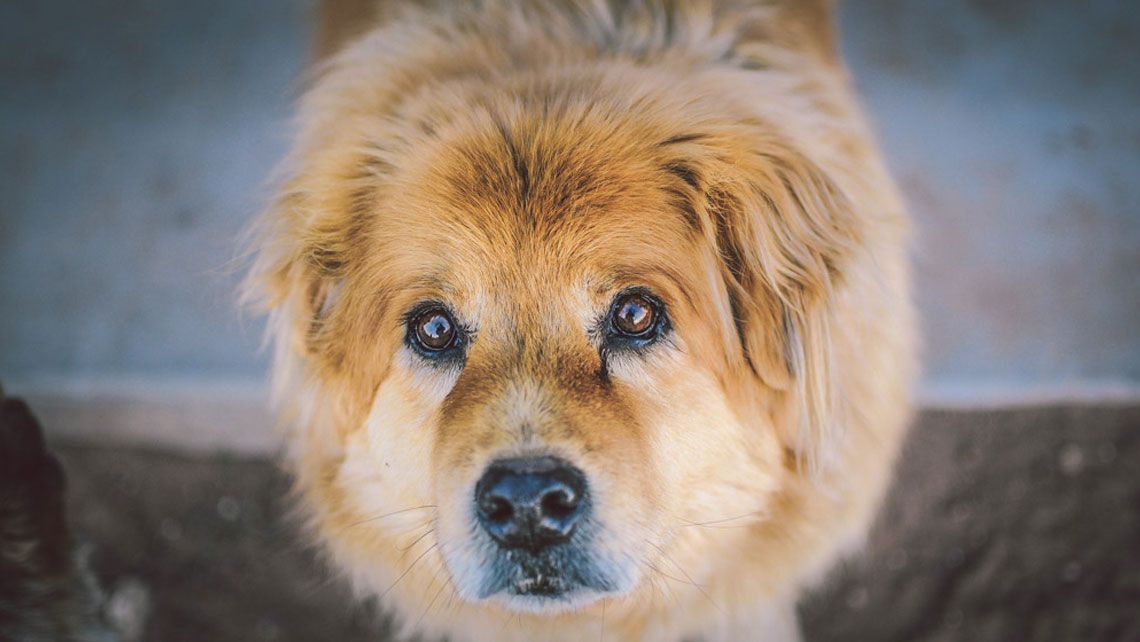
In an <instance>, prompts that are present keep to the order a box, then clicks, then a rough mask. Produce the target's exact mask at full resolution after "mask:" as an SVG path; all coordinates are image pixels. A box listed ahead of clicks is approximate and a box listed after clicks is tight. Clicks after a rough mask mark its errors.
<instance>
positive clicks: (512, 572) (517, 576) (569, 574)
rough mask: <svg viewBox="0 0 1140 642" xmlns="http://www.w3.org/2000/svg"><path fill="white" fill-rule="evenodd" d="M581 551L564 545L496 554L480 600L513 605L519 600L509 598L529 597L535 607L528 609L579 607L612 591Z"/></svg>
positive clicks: (609, 582) (609, 581)
mask: <svg viewBox="0 0 1140 642" xmlns="http://www.w3.org/2000/svg"><path fill="white" fill-rule="evenodd" d="M583 548H584V547H581V546H575V545H574V544H573V543H567V544H565V545H562V546H558V547H553V548H549V549H545V550H543V551H541V552H532V551H526V550H506V551H499V552H497V554H495V555H494V556H493V559H492V561H491V563H490V564H489V568H488V569H487V571H488V572H487V573H486V577H487V581H486V583H485V584H484V586H483V590H482V591H481V595H480V597H481V598H500V599H501V598H506V601H507V602H509V603H512V605H515V606H518V604H514V603H516V602H518V601H519V600H517V599H511V598H532V600H531V601H534V602H535V604H533V605H529V607H533V606H544V607H545V606H550V605H552V604H556V603H559V602H564V603H567V604H573V605H580V604H582V603H583V602H585V601H590V600H592V599H593V597H595V596H599V595H602V594H606V593H610V592H612V591H614V590H615V588H616V587H615V586H614V582H613V581H612V580H610V579H608V578H607V574H606V573H605V572H604V571H603V570H602V569H601V568H600V566H599V565H598V564H597V563H596V562H595V561H594V560H593V559H591V558H590V556H589V555H588V554H587V553H585V551H583V550H582V549H583ZM523 601H524V602H525V601H527V600H525V599H524V600H523ZM523 607H524V608H527V609H528V610H529V608H528V605H523Z"/></svg>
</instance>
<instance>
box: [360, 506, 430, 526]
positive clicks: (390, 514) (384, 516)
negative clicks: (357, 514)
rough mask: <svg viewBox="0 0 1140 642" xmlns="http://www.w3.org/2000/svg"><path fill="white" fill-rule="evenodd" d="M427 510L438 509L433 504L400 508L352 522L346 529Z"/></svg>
mask: <svg viewBox="0 0 1140 642" xmlns="http://www.w3.org/2000/svg"><path fill="white" fill-rule="evenodd" d="M429 508H439V507H438V506H436V505H435V504H424V505H423V506H412V507H411V508H401V509H400V510H394V511H392V512H390V513H384V514H383V515H377V516H375V517H369V518H367V519H362V520H360V521H358V522H353V523H351V524H349V525H348V527H349V528H352V527H355V526H360V525H361V524H367V523H368V522H375V521H378V520H381V519H385V518H387V517H392V516H393V515H401V514H403V513H410V512H412V511H414V510H426V509H429Z"/></svg>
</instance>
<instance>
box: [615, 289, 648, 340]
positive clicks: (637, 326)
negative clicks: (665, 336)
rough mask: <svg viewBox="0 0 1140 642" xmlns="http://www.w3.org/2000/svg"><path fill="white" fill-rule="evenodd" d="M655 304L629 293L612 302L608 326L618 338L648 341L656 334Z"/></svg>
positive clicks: (646, 298) (640, 295)
mask: <svg viewBox="0 0 1140 642" xmlns="http://www.w3.org/2000/svg"><path fill="white" fill-rule="evenodd" d="M657 317H658V311H657V304H656V303H655V302H653V301H652V300H650V299H649V297H647V296H645V295H643V294H638V293H630V294H626V295H623V296H621V297H620V298H618V300H617V301H615V302H614V306H613V312H612V313H611V315H610V325H611V326H613V329H614V331H615V333H616V334H617V335H618V336H621V337H625V338H630V339H650V338H652V337H653V335H654V334H656V332H657V328H658V323H657Z"/></svg>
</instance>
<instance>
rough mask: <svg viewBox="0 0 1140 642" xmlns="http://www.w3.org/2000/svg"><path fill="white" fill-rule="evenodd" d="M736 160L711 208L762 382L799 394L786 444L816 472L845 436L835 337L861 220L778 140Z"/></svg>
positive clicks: (740, 325) (740, 326)
mask: <svg viewBox="0 0 1140 642" xmlns="http://www.w3.org/2000/svg"><path fill="white" fill-rule="evenodd" d="M734 161H735V162H733V163H732V169H731V170H730V173H729V174H728V175H727V177H726V179H727V180H724V181H720V182H718V183H717V184H715V185H713V186H712V187H711V188H710V189H709V191H708V207H709V211H710V214H711V217H712V220H713V221H714V222H715V228H716V231H715V240H716V246H717V250H718V252H719V254H720V257H721V265H722V274H723V278H724V282H725V285H726V288H727V291H728V293H729V297H730V303H731V307H732V310H733V314H734V316H735V317H736V318H735V321H736V325H737V332H738V334H739V337H740V341H741V343H742V346H743V349H744V355H745V358H746V359H747V361H748V365H749V366H750V367H751V369H752V370H753V372H754V373H755V374H756V376H758V377H759V378H760V379H761V380H762V381H764V382H765V383H766V384H768V385H769V386H771V387H773V388H775V389H778V390H784V391H787V392H788V393H789V394H790V395H791V396H792V399H793V400H794V403H793V405H792V410H793V412H794V413H795V421H794V422H793V425H794V428H793V430H792V434H787V435H784V438H785V439H786V442H787V443H789V445H791V446H792V447H793V448H794V449H795V452H796V453H797V456H798V460H799V462H800V464H801V466H806V467H807V468H808V469H809V470H811V471H815V470H818V468H819V466H820V464H821V462H822V461H823V460H825V459H826V458H827V455H828V453H829V452H831V451H832V449H833V448H834V446H835V445H836V442H837V440H838V439H839V438H840V437H841V433H840V428H841V426H840V424H841V418H840V417H839V416H838V413H837V411H836V400H837V392H838V391H837V390H836V380H837V378H836V372H835V366H834V364H833V359H834V357H833V355H832V350H831V341H830V337H831V332H832V314H833V307H834V302H835V297H836V289H837V287H838V285H839V284H840V281H841V280H842V277H843V269H844V265H845V263H846V262H847V260H848V257H849V256H850V255H851V254H852V251H853V248H854V247H855V246H856V244H857V242H858V240H859V236H860V230H859V227H858V220H857V218H856V217H855V216H854V213H853V211H852V206H851V203H850V202H849V200H848V198H847V197H846V195H845V194H844V193H843V192H842V190H841V189H840V188H839V187H838V186H837V185H836V184H835V183H834V182H833V181H832V180H831V179H829V178H828V176H827V174H826V173H825V172H824V170H823V169H822V168H821V167H819V166H818V165H817V164H816V163H814V162H812V161H811V160H810V159H808V158H807V157H806V156H805V155H804V154H803V153H801V152H799V151H797V150H796V149H794V148H792V147H791V146H790V145H787V144H785V143H783V142H781V141H779V140H778V139H768V140H760V141H758V142H757V146H756V147H754V149H753V150H752V151H749V152H745V153H743V154H741V155H740V157H739V158H736V159H734Z"/></svg>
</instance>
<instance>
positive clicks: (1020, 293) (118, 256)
mask: <svg viewBox="0 0 1140 642" xmlns="http://www.w3.org/2000/svg"><path fill="white" fill-rule="evenodd" d="M305 10H306V5H305V4H304V3H303V2H300V1H298V0H289V1H283V0H238V1H234V0H196V1H195V2H186V1H182V0H148V1H147V2H124V1H113V0H87V1H84V2H79V1H71V2H63V1H62V0H40V1H35V0H18V1H12V0H9V1H8V2H5V3H4V4H3V5H0V378H23V377H30V376H34V375H65V376H66V375H85V376H97V377H98V376H104V375H106V376H118V375H130V376H143V377H152V376H153V377H156V378H157V377H166V376H171V375H177V376H204V377H212V376H218V375H224V376H249V377H256V376H258V373H259V372H260V369H261V368H262V367H263V366H264V359H258V358H256V357H255V351H256V346H257V343H258V340H259V336H258V335H259V326H258V324H256V323H252V322H245V323H241V322H239V320H238V316H237V313H236V307H235V305H234V303H233V296H232V290H233V286H234V283H235V282H236V276H235V275H234V274H232V273H231V271H230V270H229V268H228V267H227V262H228V260H229V259H230V258H231V257H232V256H233V254H234V252H235V247H236V242H237V234H238V232H239V231H240V230H241V229H242V228H243V226H244V225H245V224H246V222H247V221H248V220H249V217H250V216H251V215H252V213H253V212H255V211H256V210H257V208H258V206H259V205H260V204H261V203H262V202H263V201H264V198H265V194H266V190H265V189H264V185H265V182H266V179H267V177H268V176H269V173H270V170H271V169H272V167H273V166H274V163H275V162H276V160H277V159H278V158H279V157H280V156H281V154H282V153H283V151H284V149H285V147H286V144H287V128H286V124H287V118H288V114H289V106H290V104H291V102H292V100H293V97H294V96H295V93H296V90H297V87H298V83H297V81H296V77H297V74H298V72H299V70H300V68H301V64H302V62H303V57H304V52H303V47H304V40H305ZM843 31H844V36H845V48H846V50H847V52H848V54H849V56H850V58H851V63H852V67H853V69H854V73H855V76H856V80H857V83H858V85H859V87H860V88H861V90H862V92H863V94H864V96H865V102H866V104H867V107H868V111H869V112H870V114H871V116H872V118H873V120H874V121H875V122H876V123H877V125H878V128H879V130H880V132H881V138H882V142H883V145H884V147H885V149H886V151H887V155H888V158H889V160H890V163H891V165H892V166H893V168H894V169H895V172H896V175H897V176H898V178H899V181H900V183H901V184H902V186H903V189H904V192H905V193H906V195H907V197H908V199H909V201H910V204H911V206H912V209H913V211H914V214H915V216H916V218H917V219H918V221H919V225H920V248H919V251H918V253H917V254H918V268H917V291H918V297H919V301H920V305H921V308H922V310H923V312H924V316H925V319H926V331H927V345H928V347H927V355H928V356H927V371H928V377H929V380H930V381H931V382H933V383H946V382H951V383H952V382H959V381H990V380H993V381H1001V382H1005V383H1010V382H1012V383H1018V382H1024V383H1062V382H1072V381H1080V380H1084V379H1103V378H1130V379H1133V380H1140V329H1138V328H1140V321H1138V320H1140V116H1137V108H1138V107H1140V47H1138V43H1140V4H1137V3H1128V2H1123V1H1121V2H1108V1H1103V2H1087V3H1071V2H1067V1H1064V0H1048V1H1036V2H1030V1H1028V0H1009V1H1005V2H996V1H995V2H985V1H982V0H976V1H974V2H965V1H960V2H951V1H949V0H929V1H925V0H905V1H901V0H900V1H890V0H849V1H848V2H847V3H846V4H845V9H844V13H843Z"/></svg>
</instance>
